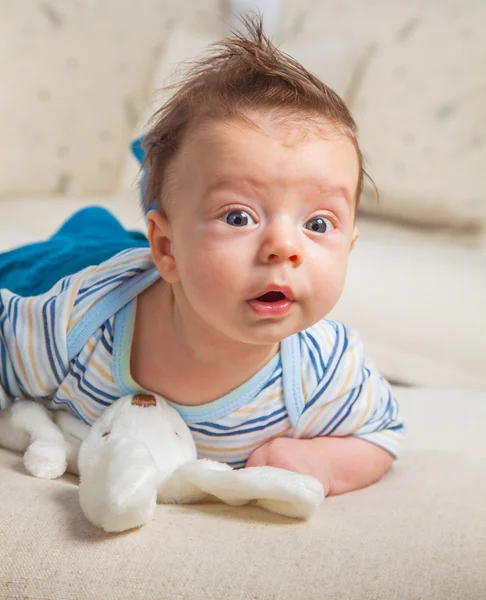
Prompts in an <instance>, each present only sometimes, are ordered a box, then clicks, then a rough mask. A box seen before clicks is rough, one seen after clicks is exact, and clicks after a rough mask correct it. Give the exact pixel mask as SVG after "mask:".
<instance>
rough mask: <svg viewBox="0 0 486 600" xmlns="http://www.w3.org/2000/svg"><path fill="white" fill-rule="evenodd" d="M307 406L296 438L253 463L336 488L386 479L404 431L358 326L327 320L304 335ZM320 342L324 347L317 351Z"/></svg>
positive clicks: (274, 444) (266, 449)
mask: <svg viewBox="0 0 486 600" xmlns="http://www.w3.org/2000/svg"><path fill="white" fill-rule="evenodd" d="M302 346H303V349H304V351H303V355H304V356H309V359H308V360H307V361H306V362H304V364H303V380H304V394H303V395H304V399H305V402H304V407H303V410H302V412H301V415H300V418H299V419H298V422H297V424H296V426H295V428H294V431H293V434H292V437H291V438H278V439H274V440H270V441H268V442H267V443H266V444H264V445H262V446H260V448H257V450H255V451H254V452H253V454H252V455H251V456H250V457H249V460H248V462H247V466H258V465H271V466H276V467H281V468H286V469H289V470H292V471H297V472H299V473H304V474H307V475H312V476H314V477H316V478H317V479H319V480H320V481H321V482H322V484H323V485H324V487H325V489H326V492H327V493H328V494H334V495H335V494H342V493H344V492H348V491H351V490H355V489H359V488H362V487H366V486H368V485H370V484H372V483H374V482H376V481H378V480H379V479H380V478H381V477H382V476H383V475H384V474H385V473H386V472H387V471H388V469H389V468H390V466H391V464H392V462H393V460H394V458H395V457H396V456H397V454H398V449H399V445H400V441H401V437H402V434H403V425H402V423H401V420H400V417H399V414H398V405H397V402H396V400H395V399H394V397H393V394H392V392H391V390H390V386H389V385H388V383H387V382H386V381H385V380H384V379H383V378H382V377H381V376H380V374H379V372H378V371H377V369H376V368H375V367H374V365H373V364H372V363H371V362H370V361H369V360H367V359H366V358H365V356H364V352H363V345H362V343H361V340H360V338H359V337H358V336H357V334H356V333H355V332H354V331H352V330H351V331H350V330H347V329H346V328H345V327H344V326H343V325H342V324H341V323H334V322H331V321H324V322H322V324H319V326H316V327H315V328H314V329H313V330H312V345H311V344H309V345H308V346H306V341H305V338H304V339H303V342H302ZM316 348H317V350H316Z"/></svg>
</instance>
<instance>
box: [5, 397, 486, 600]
mask: <svg viewBox="0 0 486 600" xmlns="http://www.w3.org/2000/svg"><path fill="white" fill-rule="evenodd" d="M396 391H397V395H398V398H399V400H400V403H401V406H402V412H403V416H404V420H405V423H406V426H407V432H408V435H407V438H406V441H405V448H404V452H403V456H402V458H401V459H400V460H399V461H397V463H396V465H395V466H394V468H393V470H392V471H391V472H390V473H389V474H388V475H387V476H385V478H384V479H383V480H382V481H381V482H380V483H378V484H376V485H374V486H371V487H370V488H368V489H365V490H362V491H359V492H354V493H350V494H346V495H343V496H339V497H335V498H330V499H327V500H326V501H325V503H324V505H323V506H322V507H321V509H319V511H318V512H317V514H316V515H315V516H314V517H313V519H312V520H311V521H310V522H294V521H291V520H289V519H286V518H283V517H278V516H276V515H272V514H270V513H267V512H264V511H263V510H260V509H257V508H252V507H246V508H232V507H229V506H226V505H219V504H218V505H216V504H213V505H211V504H207V505H196V506H159V507H157V511H156V516H155V520H154V521H153V522H152V523H150V524H149V525H147V526H146V527H144V528H142V529H140V530H138V531H132V532H128V533H125V534H121V535H108V534H105V533H103V532H102V531H100V530H98V529H95V528H94V527H93V526H91V525H90V524H89V523H88V522H87V521H86V519H85V518H84V516H83V514H82V513H81V510H80V508H79V505H78V497H77V485H76V479H75V478H74V477H71V476H66V477H63V478H62V479H60V480H57V481H43V480H37V479H34V478H32V477H29V476H27V475H26V474H25V472H24V470H23V466H22V462H21V457H20V456H19V455H17V454H14V453H11V452H7V451H3V450H0V480H1V485H0V506H1V510H0V532H1V543H0V596H1V597H2V598H4V599H5V600H7V599H17V598H24V597H29V598H39V599H40V598H49V599H50V600H66V599H67V598H73V599H74V598H76V600H95V599H99V598H104V599H106V600H112V599H113V600H115V599H116V600H129V599H130V600H160V598H164V599H166V598H167V599H173V600H176V599H179V598H190V599H191V600H199V599H201V600H202V599H207V598H211V600H220V599H221V600H247V599H248V598H258V600H276V599H277V598H278V599H281V598H292V599H295V600H299V599H302V600H304V599H305V600H307V599H309V598H319V599H329V600H335V599H336V598H340V599H341V598H342V599H343V600H346V599H348V600H376V599H377V598H394V599H395V600H444V599H445V598H447V600H482V599H483V598H484V590H486V570H485V569H484V565H485V564H486V520H485V508H484V498H485V497H486V480H485V478H484V465H485V464H486V444H485V441H484V440H485V438H484V423H485V422H486V396H485V394H484V393H481V392H473V391H470V392H468V391H466V390H424V389H397V390H396Z"/></svg>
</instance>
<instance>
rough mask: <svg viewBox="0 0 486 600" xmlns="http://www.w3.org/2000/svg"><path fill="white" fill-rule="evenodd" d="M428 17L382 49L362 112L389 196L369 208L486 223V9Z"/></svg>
mask: <svg viewBox="0 0 486 600" xmlns="http://www.w3.org/2000/svg"><path fill="white" fill-rule="evenodd" d="M439 4H440V5H439V6H437V3H436V2H431V3H427V6H425V5H424V4H421V5H420V9H417V10H416V13H415V14H414V15H412V16H411V18H410V19H409V20H408V21H407V22H404V23H403V26H402V27H401V28H400V29H398V30H397V31H396V32H395V35H394V37H393V38H392V39H390V40H388V41H385V42H383V43H382V44H381V45H380V47H379V48H378V49H377V51H376V53H375V55H374V57H373V59H372V60H371V62H370V65H369V68H368V70H367V72H366V75H365V76H364V77H363V81H362V87H361V89H360V91H359V94H358V97H357V101H356V104H355V106H354V107H353V110H354V114H355V117H356V119H357V122H358V125H359V128H360V136H361V142H362V147H363V150H364V154H365V157H366V158H367V160H368V165H369V170H370V172H371V174H372V176H373V178H374V179H375V181H376V183H377V185H378V188H379V190H380V199H381V202H380V204H377V203H376V198H375V195H374V194H373V193H372V191H371V193H369V194H365V197H364V199H363V203H362V209H366V210H367V211H368V212H373V213H379V214H384V215H392V216H395V217H399V218H400V219H402V220H405V221H408V222H417V223H420V224H423V223H432V224H436V225H447V226H449V227H451V228H454V229H457V228H458V227H461V226H462V227H469V228H478V229H481V228H484V226H485V224H486V179H485V176H484V165H485V163H486V102H485V91H486V44H484V39H483V36H482V35H481V30H482V29H481V27H482V25H481V24H482V23H484V22H486V3H485V2H482V1H481V0H478V1H474V0H473V1H471V0H470V1H468V2H466V3H465V2H462V0H452V1H450V2H447V3H443V2H440V3H439Z"/></svg>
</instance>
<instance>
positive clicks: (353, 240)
mask: <svg viewBox="0 0 486 600" xmlns="http://www.w3.org/2000/svg"><path fill="white" fill-rule="evenodd" d="M358 238H359V229H358V228H357V227H356V225H355V226H354V229H353V234H352V236H351V248H350V250H352V249H353V248H354V245H355V244H356V241H357V239H358Z"/></svg>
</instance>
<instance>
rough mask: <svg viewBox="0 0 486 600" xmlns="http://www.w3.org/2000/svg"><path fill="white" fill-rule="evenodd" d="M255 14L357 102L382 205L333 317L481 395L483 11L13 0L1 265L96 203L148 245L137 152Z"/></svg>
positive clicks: (353, 105) (1, 7) (1, 38)
mask: <svg viewBox="0 0 486 600" xmlns="http://www.w3.org/2000/svg"><path fill="white" fill-rule="evenodd" d="M247 10H259V11H260V12H261V13H262V15H263V18H264V23H265V27H266V29H267V32H268V33H269V35H270V36H271V37H272V38H273V39H274V41H275V42H276V43H278V44H279V45H280V47H281V48H282V49H283V50H285V51H286V52H288V53H289V54H292V55H293V56H294V57H295V58H297V59H298V60H300V61H301V62H302V63H303V64H304V65H305V66H306V67H307V68H309V69H310V70H312V71H314V72H315V73H317V74H318V75H319V76H320V77H321V78H322V79H323V80H324V81H326V83H328V84H329V85H330V86H331V87H332V88H333V89H335V90H336V91H337V92H338V93H339V94H341V96H342V97H343V98H344V99H345V101H346V102H347V103H348V106H349V107H350V109H351V111H352V113H353V114H354V117H355V119H356V121H357V123H358V127H359V131H360V142H361V146H362V149H363V152H364V156H365V161H366V166H367V170H368V172H369V173H370V175H371V176H372V177H373V179H374V181H375V183H376V185H377V187H378V190H379V194H380V200H379V202H378V201H377V198H376V194H375V192H374V190H373V189H372V188H371V186H370V187H367V188H366V189H365V191H364V194H363V197H362V200H361V207H360V213H359V218H358V222H359V227H360V230H361V238H360V240H359V242H358V244H357V247H356V249H355V250H354V252H353V254H352V257H351V263H350V271H349V276H348V282H347V287H346V290H345V293H344V295H343V297H342V299H341V300H340V302H339V304H338V306H337V307H336V309H335V310H334V311H333V315H332V316H333V317H335V318H338V319H340V320H342V321H344V322H345V323H346V324H348V325H351V326H354V327H357V328H358V329H359V330H360V332H361V333H362V335H363V337H364V340H365V343H366V346H367V348H368V352H369V354H370V355H371V356H372V357H373V358H374V360H375V361H376V362H377V363H378V365H379V366H380V368H381V369H382V371H383V372H384V374H385V375H386V376H387V377H389V378H390V379H392V381H394V382H396V383H401V384H405V385H422V386H429V387H461V388H471V387H475V388H478V387H479V388H483V389H486V317H485V312H486V310H485V308H484V307H485V306H486V178H485V172H486V38H485V36H484V33H483V31H484V24H485V23H486V2H485V1H484V0H428V1H427V2H424V1H423V0H407V2H403V1H402V0H366V1H365V0H298V1H297V0H280V1H278V0H266V1H265V0H261V1H260V2H252V1H250V0H246V1H245V0H240V1H239V2H238V1H236V0H235V1H234V2H230V1H229V0H228V1H224V0H206V1H205V2H198V1H197V0H137V2H133V1H131V0H45V1H39V0H22V1H21V2H19V1H18V0H1V1H0V139H1V143H2V151H1V152H2V160H1V161H0V251H5V250H8V249H10V248H13V247H15V246H18V245H20V244H25V243H30V242H34V241H37V240H41V239H45V238H47V237H48V236H49V235H51V234H52V233H53V232H54V230H55V229H56V228H57V227H58V226H59V225H60V224H61V223H62V222H63V221H64V220H65V219H66V218H67V217H68V216H69V215H70V214H72V213H73V212H74V211H75V210H77V209H79V208H81V207H83V206H87V205H91V204H97V205H102V206H105V207H107V208H109V209H110V210H111V211H112V212H113V213H114V214H115V215H116V216H117V217H118V218H119V219H120V220H121V222H122V223H123V225H124V226H126V227H128V228H131V229H140V230H142V231H143V230H144V227H145V224H144V220H143V217H142V215H141V213H140V210H139V208H138V192H137V176H138V167H137V163H136V161H135V160H134V159H133V157H132V156H131V154H130V152H129V144H130V141H131V140H132V139H133V138H134V137H136V136H138V135H139V134H140V133H142V132H143V131H144V129H145V127H146V125H147V121H148V119H149V117H150V115H151V114H152V113H153V112H154V110H155V109H156V108H157V107H158V106H160V104H161V103H162V102H163V100H164V98H165V97H166V95H165V93H164V92H163V91H161V88H162V87H163V86H164V85H166V84H168V83H173V82H176V81H177V70H176V67H177V65H179V64H180V63H181V61H184V60H186V59H189V58H191V57H193V56H195V55H197V54H198V53H200V52H201V50H202V49H203V48H204V47H205V46H207V45H208V44H209V43H211V42H213V41H216V40H217V39H220V38H221V37H223V36H225V35H226V34H227V33H228V28H229V25H235V26H238V25H237V20H236V17H237V15H238V14H240V13H241V12H245V11H247ZM175 70H176V71H175ZM174 71H175V72H174Z"/></svg>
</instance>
